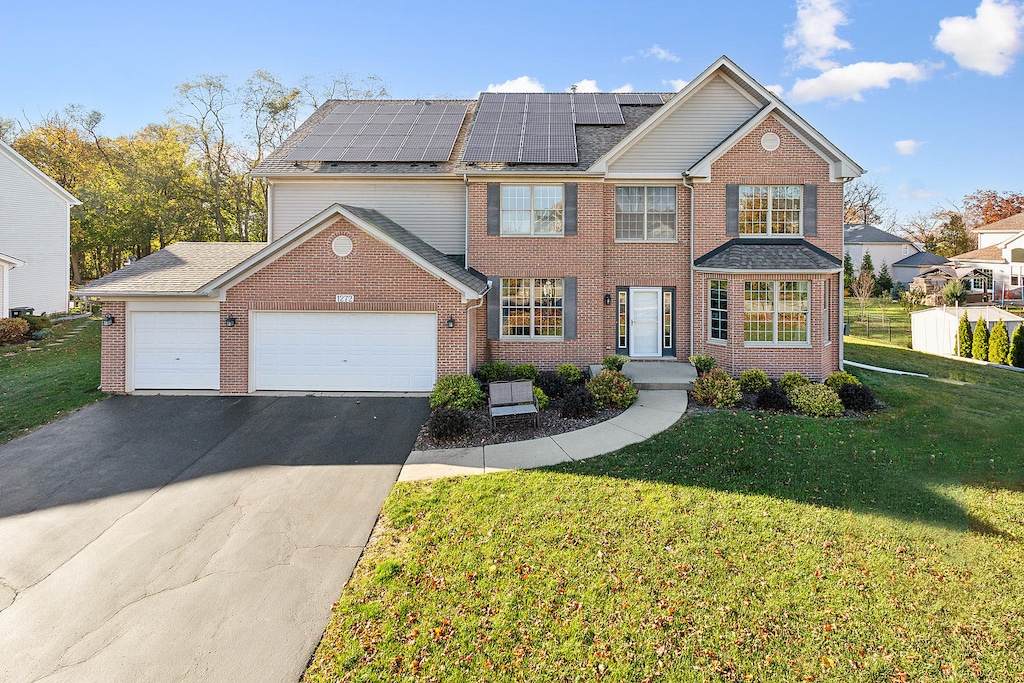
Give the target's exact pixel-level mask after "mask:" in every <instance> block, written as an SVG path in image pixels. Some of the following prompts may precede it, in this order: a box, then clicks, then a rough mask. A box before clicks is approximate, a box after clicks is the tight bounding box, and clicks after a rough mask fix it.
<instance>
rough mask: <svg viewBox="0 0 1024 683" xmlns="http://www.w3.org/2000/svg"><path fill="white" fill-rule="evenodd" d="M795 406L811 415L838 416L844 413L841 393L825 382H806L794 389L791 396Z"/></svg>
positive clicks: (790, 398)
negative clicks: (840, 397) (840, 398)
mask: <svg viewBox="0 0 1024 683" xmlns="http://www.w3.org/2000/svg"><path fill="white" fill-rule="evenodd" d="M789 400H790V401H791V402H792V403H793V407H795V408H796V409H797V410H799V411H800V412H801V413H803V414H804V415H810V416H811V417H837V416H839V415H842V414H843V402H842V401H840V400H839V394H837V393H836V392H835V391H833V390H832V389H831V388H829V387H827V386H825V385H824V384H805V385H803V386H799V387H796V388H795V389H793V391H792V393H791V394H790V396H789Z"/></svg>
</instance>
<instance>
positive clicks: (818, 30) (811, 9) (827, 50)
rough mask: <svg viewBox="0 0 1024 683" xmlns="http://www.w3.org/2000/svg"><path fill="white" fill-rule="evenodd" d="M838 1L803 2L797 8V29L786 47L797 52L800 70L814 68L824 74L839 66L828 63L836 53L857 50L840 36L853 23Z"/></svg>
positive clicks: (784, 43) (795, 59)
mask: <svg viewBox="0 0 1024 683" xmlns="http://www.w3.org/2000/svg"><path fill="white" fill-rule="evenodd" d="M839 5H840V3H839V2H838V0H799V2H797V6H796V25H795V26H794V27H793V30H792V32H791V33H789V35H787V36H786V39H785V41H783V45H784V46H785V47H786V49H787V50H792V51H793V52H794V55H793V58H794V61H795V62H796V66H798V67H804V66H806V67H811V68H813V69H818V70H820V71H825V70H826V69H832V68H835V67H836V66H838V65H837V64H836V62H834V61H832V60H830V59H828V57H830V56H831V55H832V53H833V52H835V51H836V50H849V49H852V48H853V46H852V45H851V44H850V43H849V42H847V41H845V40H843V39H842V38H840V37H839V36H838V35H836V29H837V28H838V27H840V26H845V25H846V24H848V23H850V20H849V19H847V18H846V14H845V13H844V12H843V10H842V9H840V6H839Z"/></svg>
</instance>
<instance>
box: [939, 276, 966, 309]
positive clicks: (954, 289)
mask: <svg viewBox="0 0 1024 683" xmlns="http://www.w3.org/2000/svg"><path fill="white" fill-rule="evenodd" d="M966 301H967V289H966V288H965V287H964V283H963V282H961V281H960V280H950V281H949V282H947V283H946V286H945V287H943V288H942V303H944V304H946V305H947V306H956V305H957V304H962V303H964V302H966Z"/></svg>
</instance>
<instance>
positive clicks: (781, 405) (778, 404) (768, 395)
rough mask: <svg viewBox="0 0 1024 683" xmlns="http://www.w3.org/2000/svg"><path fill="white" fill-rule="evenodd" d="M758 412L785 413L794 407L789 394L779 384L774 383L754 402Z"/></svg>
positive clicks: (759, 394)
mask: <svg viewBox="0 0 1024 683" xmlns="http://www.w3.org/2000/svg"><path fill="white" fill-rule="evenodd" d="M754 405H756V406H757V409H758V410H776V411H785V410H789V409H790V408H792V407H793V405H792V404H791V403H790V402H789V394H787V393H786V390H785V389H783V388H782V385H780V384H779V383H778V382H772V383H771V384H770V385H768V386H767V387H765V388H764V389H762V390H761V391H759V392H758V394H757V401H755V402H754Z"/></svg>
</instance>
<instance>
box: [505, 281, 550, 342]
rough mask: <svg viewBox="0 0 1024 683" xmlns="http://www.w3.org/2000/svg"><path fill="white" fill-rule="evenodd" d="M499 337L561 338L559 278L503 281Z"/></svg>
mask: <svg viewBox="0 0 1024 683" xmlns="http://www.w3.org/2000/svg"><path fill="white" fill-rule="evenodd" d="M501 336H502V337H522V338H560V337H561V336H562V278H523V277H511V278H502V280H501Z"/></svg>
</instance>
